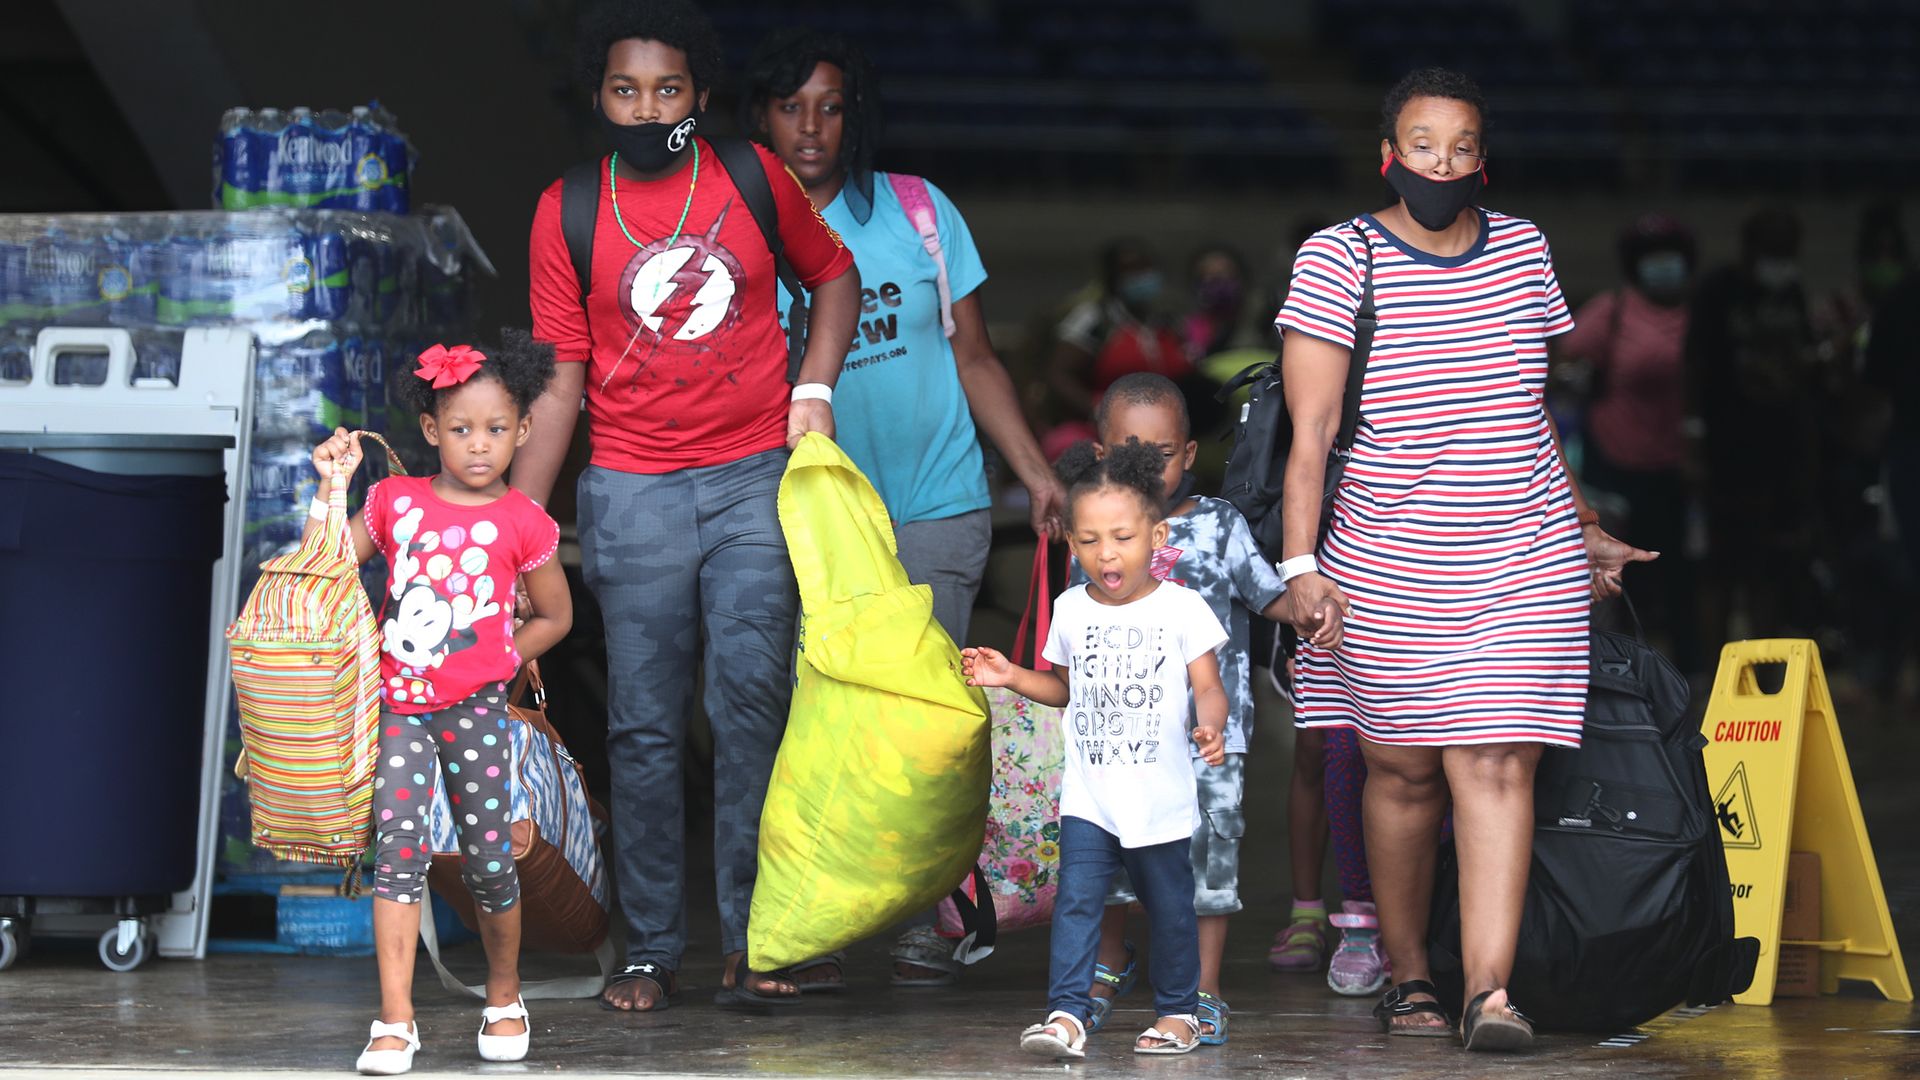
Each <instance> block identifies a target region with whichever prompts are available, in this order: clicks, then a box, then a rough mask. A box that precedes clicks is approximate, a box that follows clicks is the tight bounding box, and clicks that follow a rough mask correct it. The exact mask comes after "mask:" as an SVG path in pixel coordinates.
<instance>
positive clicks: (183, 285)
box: [154, 214, 208, 326]
mask: <svg viewBox="0 0 1920 1080" xmlns="http://www.w3.org/2000/svg"><path fill="white" fill-rule="evenodd" d="M164 220H165V225H164V226H163V229H164V231H165V233H166V236H165V238H164V239H162V240H161V241H160V244H159V249H160V250H159V254H158V261H159V270H160V290H159V295H158V297H157V298H156V299H155V303H154V314H155V318H156V321H158V322H159V323H160V324H161V325H162V326H187V325H191V324H192V323H194V322H195V321H197V319H198V318H199V317H201V316H202V315H203V314H205V311H206V307H207V304H208V297H207V294H206V241H205V239H204V237H203V236H202V235H201V231H200V229H199V228H197V227H196V226H195V224H194V222H193V219H191V218H189V217H186V216H185V215H182V214H173V215H169V216H168V217H167V218H165V219H164Z"/></svg>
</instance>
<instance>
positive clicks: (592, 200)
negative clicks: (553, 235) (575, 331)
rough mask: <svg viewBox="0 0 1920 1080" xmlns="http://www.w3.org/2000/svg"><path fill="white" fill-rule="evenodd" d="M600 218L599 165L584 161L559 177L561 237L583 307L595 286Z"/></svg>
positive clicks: (594, 162) (595, 162)
mask: <svg viewBox="0 0 1920 1080" xmlns="http://www.w3.org/2000/svg"><path fill="white" fill-rule="evenodd" d="M599 218H600V163H599V162H597V161H583V162H581V163H580V164H578V165H575V166H573V167H572V168H570V169H568V170H567V171H566V172H565V173H564V174H562V175H561V177H560V238H561V239H562V240H565V241H566V242H567V255H568V257H570V258H572V259H573V273H574V276H575V277H578V278H579V279H580V306H581V307H582V308H585V307H586V306H587V293H588V291H589V290H591V289H592V287H593V227H594V223H595V222H596V221H598V220H599Z"/></svg>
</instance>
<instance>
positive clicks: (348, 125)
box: [213, 102, 415, 214]
mask: <svg viewBox="0 0 1920 1080" xmlns="http://www.w3.org/2000/svg"><path fill="white" fill-rule="evenodd" d="M414 158H415V154H414V150H413V144H412V143H410V142H408V141H407V137H406V136H405V135H404V134H402V133H401V132H400V128H399V125H398V124H397V123H395V121H394V118H393V116H392V114H390V113H388V112H387V111H386V110H385V109H382V108H381V107H380V103H379V102H374V103H373V104H371V105H360V106H356V107H355V108H354V109H353V111H352V112H351V113H343V112H341V111H339V110H338V109H327V110H324V111H322V112H320V113H318V114H315V113H314V111H313V110H312V109H308V108H304V107H303V108H296V109H290V110H287V111H285V112H282V111H281V110H279V109H260V110H258V111H255V110H252V109H228V110H227V113H226V115H225V116H223V117H221V119H220V136H219V138H218V139H217V140H216V141H215V143H214V152H213V159H214V160H213V205H214V206H215V207H217V208H219V209H222V210H251V209H254V208H256V207H262V206H290V207H318V208H321V209H330V210H369V211H379V212H383V213H389V214H404V213H406V212H407V209H408V190H409V187H410V181H411V180H412V174H413V162H414Z"/></svg>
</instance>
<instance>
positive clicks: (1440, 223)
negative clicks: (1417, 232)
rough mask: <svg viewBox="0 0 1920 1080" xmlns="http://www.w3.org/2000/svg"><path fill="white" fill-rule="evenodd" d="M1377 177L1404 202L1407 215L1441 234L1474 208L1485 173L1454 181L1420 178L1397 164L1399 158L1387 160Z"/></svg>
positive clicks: (1474, 173)
mask: <svg viewBox="0 0 1920 1080" xmlns="http://www.w3.org/2000/svg"><path fill="white" fill-rule="evenodd" d="M1380 175H1382V176H1384V177H1386V178H1387V184H1388V185H1389V186H1391V187H1392V188H1393V191H1394V194H1396V195H1398V196H1400V197H1401V198H1402V199H1404V200H1406V203H1407V213H1409V214H1412V215H1413V220H1415V221H1417V222H1419V223H1420V227H1421V228H1423V229H1426V230H1427V231H1428V232H1440V231H1442V230H1444V229H1446V228H1447V227H1448V226H1450V225H1452V224H1453V223H1454V222H1455V221H1456V220H1458V219H1459V217H1460V211H1462V210H1465V209H1466V208H1467V207H1469V206H1472V205H1473V204H1474V200H1475V199H1477V198H1479V197H1480V191H1481V189H1482V188H1484V187H1486V170H1485V169H1475V170H1474V171H1473V173H1472V174H1470V175H1468V176H1463V177H1460V178H1459V179H1457V180H1435V179H1433V178H1432V177H1427V176H1422V175H1420V174H1419V173H1417V172H1414V171H1413V170H1412V169H1409V168H1407V167H1406V166H1405V165H1403V164H1401V163H1400V155H1398V154H1395V155H1394V156H1392V157H1390V158H1388V159H1387V163H1386V164H1385V165H1384V166H1382V167H1381V169H1380Z"/></svg>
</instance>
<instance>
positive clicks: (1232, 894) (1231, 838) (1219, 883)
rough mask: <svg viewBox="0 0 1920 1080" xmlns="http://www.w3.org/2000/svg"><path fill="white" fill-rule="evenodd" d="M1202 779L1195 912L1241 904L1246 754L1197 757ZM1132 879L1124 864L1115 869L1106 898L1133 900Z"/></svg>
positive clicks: (1196, 771) (1225, 910)
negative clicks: (1217, 759)
mask: <svg viewBox="0 0 1920 1080" xmlns="http://www.w3.org/2000/svg"><path fill="white" fill-rule="evenodd" d="M1193 775H1194V778H1195V779H1197V780H1198V781H1199V782H1200V791H1199V795H1200V825H1199V827H1197V828H1195V829H1194V830H1193V845H1192V855H1193V912H1194V914H1196V915H1201V916H1207V915H1231V914H1233V913H1234V912H1236V911H1239V910H1240V838H1241V837H1242V836H1244V835H1245V834H1246V831H1247V819H1246V817H1245V815H1244V813H1243V812H1242V810H1241V808H1240V800H1241V798H1242V797H1243V794H1244V792H1245V791H1246V786H1247V755H1245V754H1228V755H1227V760H1226V761H1224V762H1222V763H1220V764H1219V765H1208V764H1207V763H1206V762H1204V761H1202V760H1200V759H1199V758H1194V759H1193ZM1134 899H1135V897H1134V894H1133V885H1132V884H1131V883H1130V882H1128V881H1127V875H1126V872H1125V871H1124V870H1123V871H1121V872H1120V873H1118V874H1115V875H1114V878H1113V891H1112V892H1111V893H1109V894H1108V895H1107V903H1108V904H1109V905H1112V904H1131V903H1133V901H1134Z"/></svg>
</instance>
